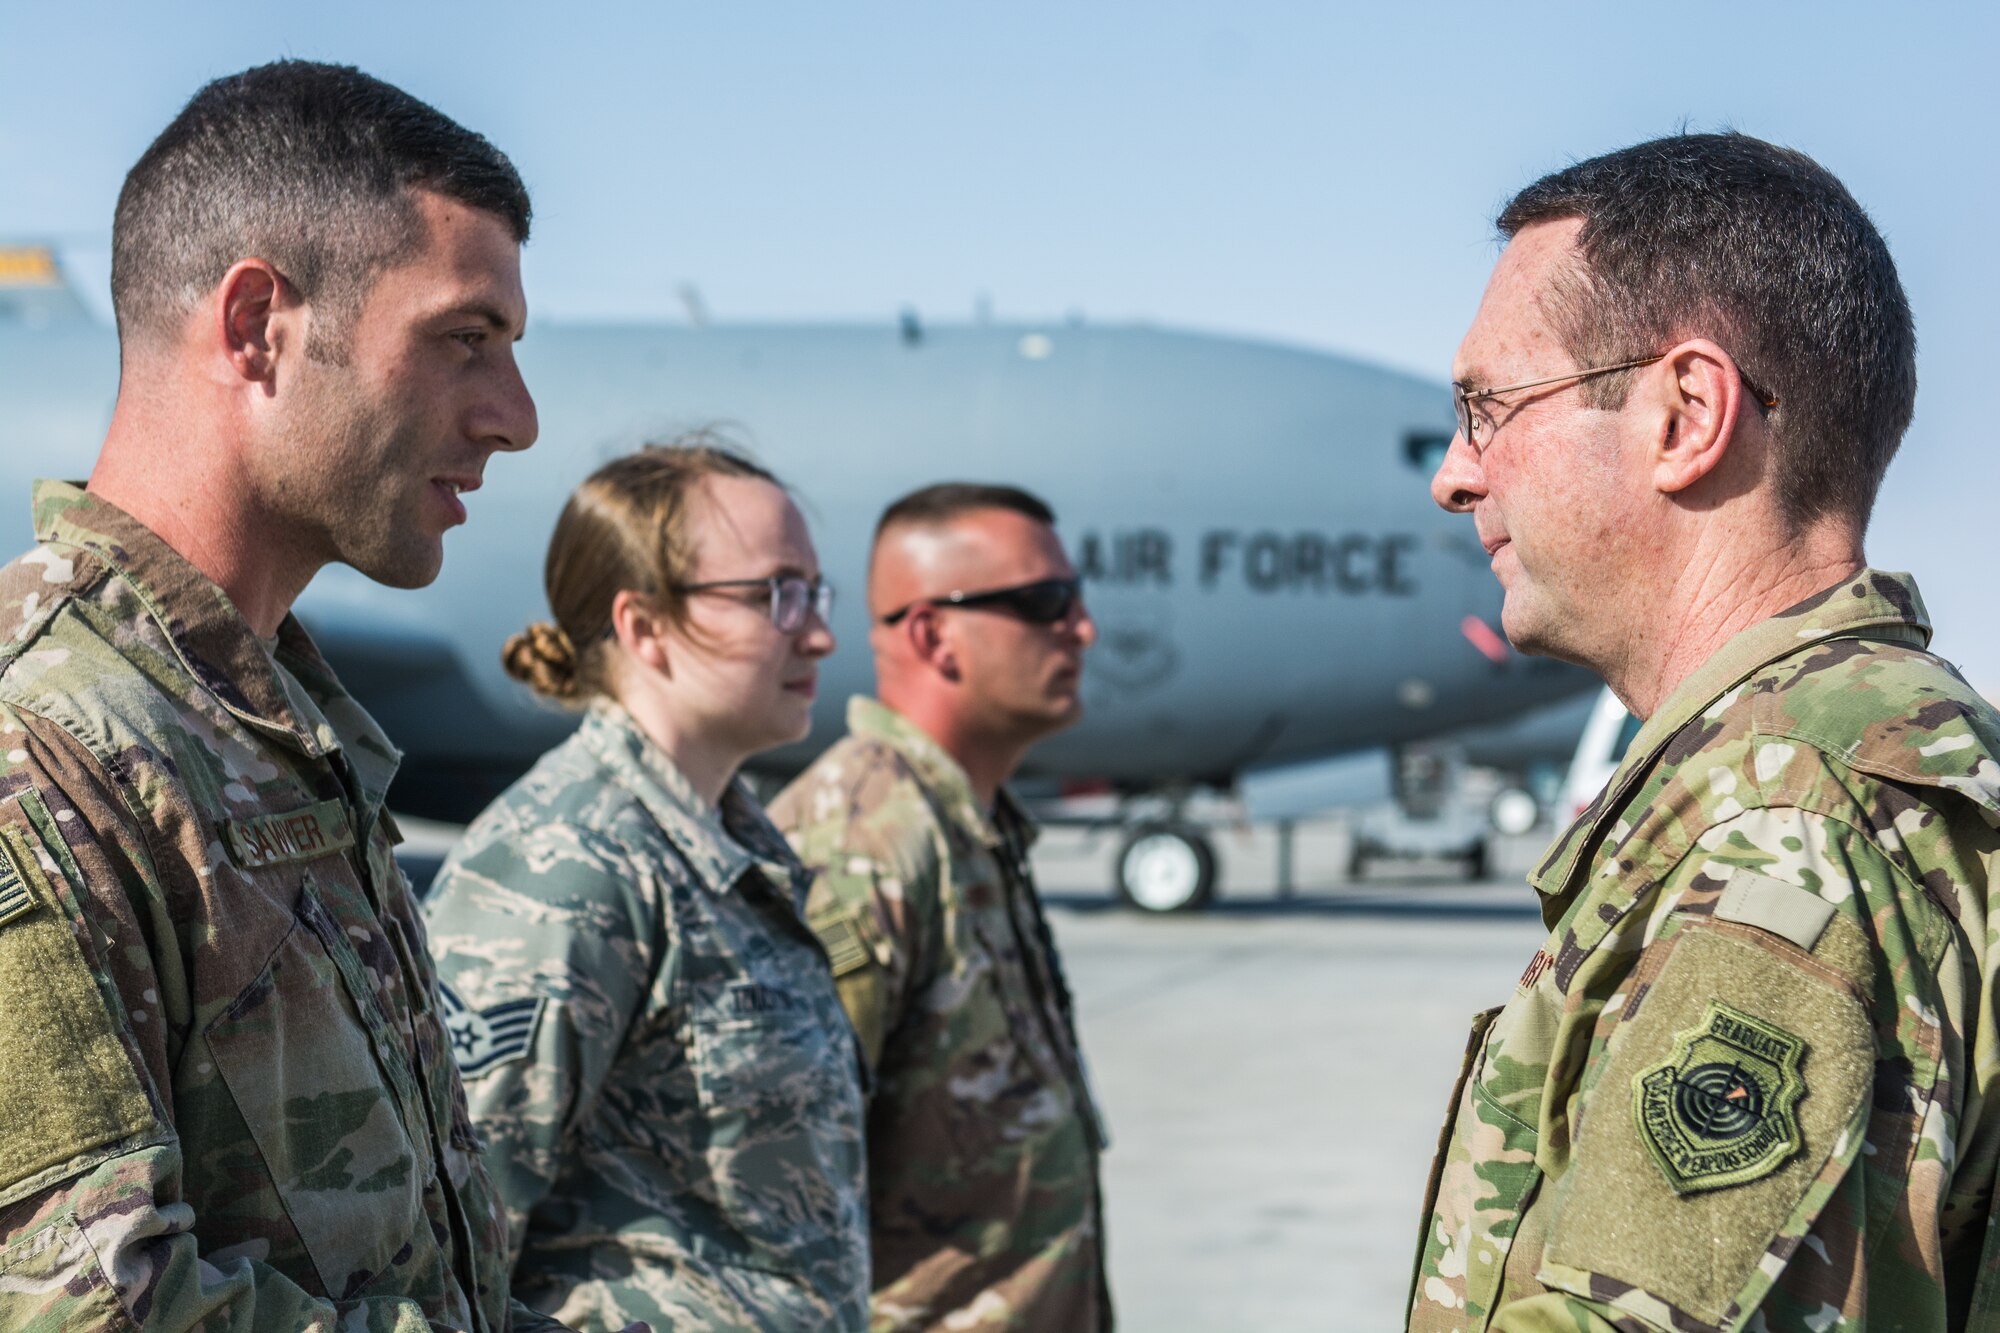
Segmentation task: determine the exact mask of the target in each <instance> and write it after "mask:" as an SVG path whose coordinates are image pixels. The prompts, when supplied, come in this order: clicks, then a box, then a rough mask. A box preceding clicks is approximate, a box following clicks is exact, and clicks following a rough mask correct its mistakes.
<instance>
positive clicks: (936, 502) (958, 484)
mask: <svg viewBox="0 0 2000 1333" xmlns="http://www.w3.org/2000/svg"><path fill="white" fill-rule="evenodd" d="M979 509H1006V510H1011V511H1012V512H1014V513H1016V514H1020V515H1022V516H1024V517H1026V518H1031V519H1033V520H1035V522H1037V523H1046V524H1048V525H1049V526H1050V527H1054V526H1055V522H1056V515H1055V511H1054V510H1053V509H1050V508H1049V507H1048V505H1047V504H1046V503H1045V502H1043V500H1042V499H1041V498H1040V497H1039V496H1036V495H1031V494H1029V493H1028V492H1027V491H1024V490H1022V489H1021V488H1020V487H1018V486H998V485H992V484H989V483H986V482H978V481H940V482H937V483H936V484H934V485H930V486H924V487H921V488H920V489H918V490H914V491H911V492H910V493H909V494H908V495H906V496H904V497H903V498H902V499H900V500H897V501H896V502H895V503H893V504H891V505H890V506H889V507H888V508H887V509H885V510H883V511H882V517H881V519H880V520H879V521H878V522H877V523H876V524H875V540H876V541H878V542H879V541H880V540H882V534H883V533H885V532H887V531H888V530H889V529H890V528H892V527H899V526H901V525H903V524H906V523H915V524H933V523H945V522H949V521H950V520H952V519H954V518H957V517H959V516H960V515H961V514H969V513H972V512H973V511H975V510H979Z"/></svg>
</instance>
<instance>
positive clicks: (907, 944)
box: [771, 484, 1111, 1333]
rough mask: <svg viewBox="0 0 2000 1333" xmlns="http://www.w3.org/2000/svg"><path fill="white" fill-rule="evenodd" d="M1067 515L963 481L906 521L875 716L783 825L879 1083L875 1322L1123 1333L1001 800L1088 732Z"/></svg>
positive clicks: (1078, 1074) (1090, 1123)
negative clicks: (1029, 771)
mask: <svg viewBox="0 0 2000 1333" xmlns="http://www.w3.org/2000/svg"><path fill="white" fill-rule="evenodd" d="M1053 522H1054V520H1053V518H1052V516H1051V515H1050V513H1049V511H1048V508H1047V507H1046V506H1045V505H1043V504H1042V503H1041V501H1039V500H1037V499H1035V498H1034V497H1032V496H1029V495H1027V494H1025V493H1024V492H1021V491H1018V490H1014V489H1013V488H1010V487H989V486H975V485H966V484H945V485H941V486H936V487H930V488H926V489H925V490H922V491H918V492H916V493H915V494H913V495H910V496H908V497H905V498H904V499H903V500H900V501H898V502H897V503H896V504H894V505H892V506H890V508H889V510H888V511H887V512H886V513H885V514H884V516H883V519H882V522H881V524H880V525H879V526H878V528H877V530H876V537H875V549H874V554H873V557H872V559H871V562H870V569H869V580H868V602H869V610H870V613H871V616H872V617H873V619H874V620H875V628H874V630H873V633H872V635H871V643H872V646H873V648H874V652H875V664H876V673H877V684H878V690H879V693H880V695H881V700H880V702H877V701H875V700H873V699H864V698H857V699H855V700H853V701H852V702H851V703H850V704H849V708H848V727H849V735H848V737H847V738H846V739H845V740H843V741H841V742H840V743H839V744H837V745H835V746H834V747H833V748H832V749H831V750H829V751H828V752H827V753H826V754H825V755H824V756H822V757H821V758H820V760H819V761H818V762H817V763H815V764H814V765H813V766H812V767H811V768H810V769H808V770H807V771H806V773H805V774H804V775H803V776H801V777H800V778H799V779H798V780H797V781H796V782H794V783H793V784H792V785H791V787H789V788H788V789H787V790H786V791H785V792H784V794H783V795H781V796H780V797H779V798H778V800H777V801H776V802H774V803H773V805H772V807H771V813H772V817H773V818H774V819H775V820H776V821H777V823H778V824H779V826H780V827H782V828H784V829H785V830H786V831H787V835H788V836H789V837H790V838H791V840H792V844H793V846H794V847H796V848H797V849H798V850H799V853H800V856H801V858H802V859H803V860H804V861H805V862H806V864H807V865H808V866H810V867H812V868H813V869H815V870H817V871H818V872H819V873H818V879H817V880H816V882H815V884H814V887H813V894H812V898H811V903H810V910H811V919H812V923H813V927H814V929H815V930H817V931H819V933H820V938H821V939H822V940H824V941H825V943H826V946H827V953H828V955H829V957H830V958H831V959H832V962H833V968H834V973H835V975H836V977H837V979H838V982H839V985H840V994H841V1000H842V1002H843V1003H844V1004H845V1005H846V1006H847V1011H848V1014H849V1016H850V1017H852V1018H853V1020H854V1025H855V1029H856V1031H857V1032H859V1034H860V1036H861V1043H862V1046H863V1048H864V1049H865V1051H866V1052H867V1055H868V1058H869V1060H870V1062H871V1063H872V1065H873V1068H874V1073H875V1088H874V1095H873V1099H872V1101H871V1103H870V1106H869V1116H868V1152H869V1207H870V1238H871V1243H872V1247H873V1252H874V1265H875V1294H874V1327H875V1328H876V1329H878V1330H889V1329H894V1330H914V1329H950V1330H953V1333H975V1331H977V1330H999V1329H1019V1330H1036V1333H1065V1331H1073V1330H1099V1329H1108V1328H1110V1327H1111V1305H1110V1297H1109V1291H1108V1288H1107V1286H1106V1282H1105V1274H1104V1236H1103V1212H1102V1207H1101V1204H1100V1200H1099V1193H1098V1156H1099V1153H1100V1152H1101V1151H1102V1150H1103V1148H1104V1146H1105V1137H1104V1131H1103V1126H1102V1123H1101V1121H1100V1119H1099V1116H1098V1111H1097V1107H1096V1105H1095V1104H1094V1102H1093V1100H1092V1096H1091V1092H1090V1088H1089V1084H1088V1080H1087V1078H1086V1076H1085V1071H1084V1066H1083V1057H1082V1052H1081V1050H1080V1049H1079V1047H1078V1045H1077V1039H1076V1027H1075V1022H1074V1019H1073V1016H1072V1014H1071V1007H1070V997H1069V991H1068V988H1067V986H1066V985H1065V983H1064V981H1063V974H1062V966H1061V963H1060V961H1059V959H1058V958H1057V955H1056V949H1055V941H1054V940H1053V939H1052V938H1051V936H1050V933H1049V929H1048V925H1047V923H1046V922H1045V920H1044V919H1043V916H1042V909H1041V904H1040V901H1039V899H1038V898H1037V896H1036V893H1035V886H1034V881H1033V878H1032V876H1031V875H1030V873H1029V868H1028V847H1029V844H1030V843H1031V842H1032V841H1033V839H1034V827H1033V825H1032V824H1031V823H1030V822H1029V820H1028V818H1027V816H1026V815H1025V814H1024V813H1023V812H1022V810H1021V808H1020V806H1019V805H1017V804H1016V803H1015V801H1014V800H1013V798H1012V797H1011V796H1010V795H1009V794H1008V793H1007V791H1006V789H1005V788H1004V786H1003V785H1002V784H1003V783H1004V782H1005V781H1006V779H1007V778H1008V776H1009V775H1011V774H1012V773H1013V771H1014V770H1015V768H1016V767H1017V766H1018V765H1019V764H1020V761H1021V758H1022V756H1023V755H1024V754H1025V753H1026V751H1027V749H1028V747H1029V746H1030V745H1032V744H1033V743H1034V742H1035V741H1036V740H1037V739H1039V738H1040V737H1042V736H1045V735H1047V734H1049V733H1050V732H1052V731H1055V730H1057V729H1059V728H1061V727H1063V726H1066V725H1068V724H1069V723H1071V722H1073V721H1074V720H1075V719H1076V717H1077V715H1078V712H1079V703H1078V700H1077V685H1078V679H1079V673H1080V670H1081V665H1082V654H1083V650H1084V649H1085V648H1086V647H1088V646H1089V645H1090V643H1091V642H1092V641H1093V640H1094V639H1095V637H1096V630H1095V628H1094V627H1093V626H1092V624H1091V621H1090V618H1089V616H1088V614H1087V613H1086V612H1085V611H1084V609H1083V604H1082V600H1081V597H1080V595H1079V593H1078V590H1077V586H1076V573H1075V571H1074V569H1072V568H1071V566H1070V562H1069V559H1068V557H1067V556H1066V555H1065V554H1064V553H1063V549H1062V544H1061V542H1060V541H1059V540H1058V539H1057V538H1056V535H1055V531H1054V528H1053V526H1052V525H1053Z"/></svg>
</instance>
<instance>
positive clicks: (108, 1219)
mask: <svg viewBox="0 0 2000 1333" xmlns="http://www.w3.org/2000/svg"><path fill="white" fill-rule="evenodd" d="M35 520H36V532H37V534H38V536H39V539H40V541H41V545H40V546H39V547H37V548H36V549H35V550H33V551H31V552H29V553H28V554H27V555H25V556H23V557H22V558H21V559H19V560H16V561H15V562H14V563H13V564H11V565H9V566H8V567H7V568H6V569H5V570H4V571H0V633H4V636H5V637H4V646H0V853H4V855H0V878H4V879H6V880H7V881H8V884H9V885H10V886H11V887H10V890H9V901H10V902H12V903H13V904H14V910H12V911H11V912H10V913H9V914H8V915H7V918H6V920H5V923H4V924H0V1013H4V1014H5V1020H6V1033H5V1036H4V1037H0V1327H6V1328H50V1329H53V1328H90V1329H98V1328H113V1327H117V1328H131V1327H140V1328H145V1329H160V1330H165V1329H187V1328H197V1327H198V1328H204V1329H222V1328H229V1329H286V1330H291V1329H304V1328H313V1329H332V1328H334V1327H335V1325H336V1323H337V1324H338V1327H339V1328H341V1329H342V1330H347V1329H354V1330H364V1329H365V1330H390V1329H395V1330H411V1329H424V1328H431V1327H443V1328H454V1329H479V1330H487V1329H491V1330H501V1329H505V1328H507V1327H508V1326H509V1309H508V1304H509V1302H508V1295H507V1272H506V1266H505V1239H506V1231H505V1227H506V1223H505V1218H504V1216H503V1214H502V1213H501V1211H500V1208H499V1205H498V1203H497V1201H496V1199H495V1198H494V1196H493V1193H492V1190H491V1186H490V1185H489V1183H488V1181H487V1178H486V1175H485V1173H484V1171H483V1169H482V1168H481V1165H480V1162H479V1158H478V1155H477V1151H476V1149H477V1144H476V1141H475V1138H474V1135H473V1131H472V1127H471V1123H470V1121H469V1119H468V1117H467V1115H466V1111H465V1102H464V1097H463V1093H462V1091H461V1089H460V1084H459V1079H458V1072H457V1070H456V1068H455V1067H454V1066H453V1063H452V1061H451V1058H450V1054H449V1052H448V1050H447V1049H446V1046H445V1034H444V1029H443V1027H442V1025H441V1024H440V1023H439V1021H438V1017H437V1012H436V1008H435V1003H434V992H435V985H434V982H433V977H432V972H431V967H430V961H429V959H428V957H427V956H426V953H425V949H424V936H423V926H422V922H421V920H420V918H419V916H418V914H417V910H416V907H415V904H414V902H413V901H412V898H411V896H410V894H409V891H408V886H407V883H406V882H405V881H404V879H403V877H402V875H401V873H400V872H399V871H398V870H397V868H396V865H395V862H394V860H393V858H392V856H391V845H392V843H393V842H394V841H395V840H396V836H397V835H396V833H395V826H394V825H393V823H391V821H390V819H389V816H388V814H387V812H385V811H384V810H383V809H382V797H383V793H384V791H385V790H386V789H387V787H388V785H389V778H390V775H391V774H392V773H393V772H394V770H395V765H396V760H397V755H396V752H395V750H393V749H392V748H391V747H390V745H389V743H388V741H387V740H385V739H384V738H383V736H382V734H381V733H380V732H379V731H378V730H376V728H375V726H374V724H373V723H372V722H371V721H370V720H369V719H368V717H367V715H366V714H365V713H363V712H362V710H361V709H360V708H359V707H358V706H357V705H356V704H355V703H354V701H353V700H352V699H350V698H349V697H348V696H347V695H346V694H345V693H344V692H343V691H342V690H341V688H340V686H339V683H338V682H337V681H336V680H335V679H334V677H333V675H332V673H331V672H330V671H329V670H328V669H327V667H326V664H325V662H324V661H322V660H321V658H320V656H319V654H318V652H317V651H316V650H315V649H314V647H313V645H312V642H311V640H309V639H308V638H307V637H306V635H305V632H304V631H303V630H301V629H300V628H299V626H298V624H297V622H295V621H293V620H290V619H287V620H286V621H285V623H284V626H283V628H282V629H281V630H280V631H279V635H278V644H277V648H276V650H275V658H274V656H273V655H272V653H270V652H268V651H267V650H266V649H265V647H264V646H263V645H262V644H261V643H260V642H259V641H258V640H257V638H256V637H255V635H254V634H253V633H252V632H251V630H250V627H249V626H248V624H246V623H245V622H244V621H243V619H242V618H241V617H240V616H239V615H238V614H237V612H236V610H235V609H234V607H233V606H231V604H230V603H229V601H228V599H227V598H226V597H225V596H224V595H223V593H222V592H221V590H220V589H218V588H216V587H215V585H213V584H212V583H210V582H209V581H208V580H207V579H205V578H203V577H202V576H201V574H200V573H198V572H197V571H196V570H195V569H194V568H193V567H192V566H190V565H189V564H188V563H187V562H186V561H185V560H183V559H182V558H181V557H180V556H179V555H177V554H176V553H175V552H174V551H173V550H171V549H170V548H169V547H168V546H167V545H166V544H165V543H164V542H162V541H161V540H160V539H159V538H158V537H156V536H155V535H154V534H153V533H151V532H150V531H148V530H147V529H146V528H144V527H143V526H142V525H140V524H139V523H137V522H136V521H134V520H133V519H132V518H131V517H129V516H128V515H126V514H124V513H122V512H121V511H119V510H117V509H115V508H113V507H112V506H110V505H107V504H105V503H103V502H102V501H99V500H97V499H95V498H93V497H90V496H87V495H85V494H84V493H83V492H81V491H80V490H78V489H77V488H75V487H73V486H67V485H61V484H54V483H43V484H41V485H40V486H39V487H37V489H36V492H35ZM276 817H282V818H276ZM280 829H286V830H288V832H285V833H284V834H282V836H281V835H280V833H279V830H280ZM232 835H234V836H235V838H236V842H235V846H236V850H232ZM260 836H261V839H262V840H261V841H259V838H260ZM245 838H247V839H249V841H243V839H245ZM253 846H254V847H256V848H258V849H261V850H259V851H257V852H255V853H253V854H251V855H248V856H245V855H242V851H243V849H245V848H249V847H253ZM547 1326H549V1325H548V1323H547V1321H545V1320H542V1319H540V1318H538V1317H534V1316H530V1315H526V1314H525V1312H524V1314H523V1317H522V1318H521V1319H517V1320H515V1321H514V1322H513V1327H515V1328H530V1327H537V1328H538V1327H547Z"/></svg>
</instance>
